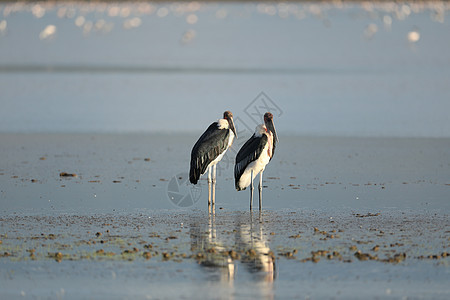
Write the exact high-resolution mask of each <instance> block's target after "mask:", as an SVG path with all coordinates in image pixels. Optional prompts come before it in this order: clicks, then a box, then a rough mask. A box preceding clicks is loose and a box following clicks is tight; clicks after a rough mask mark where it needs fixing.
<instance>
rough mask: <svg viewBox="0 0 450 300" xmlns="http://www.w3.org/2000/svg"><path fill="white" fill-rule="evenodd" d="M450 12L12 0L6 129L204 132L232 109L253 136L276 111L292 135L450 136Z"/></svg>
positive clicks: (1, 49)
mask: <svg viewBox="0 0 450 300" xmlns="http://www.w3.org/2000/svg"><path fill="white" fill-rule="evenodd" d="M448 11H449V4H448V3H441V2H431V3H426V4H408V3H399V4H395V3H394V4H393V3H386V4H375V5H372V4H364V5H363V4H359V3H350V4H345V5H342V4H340V5H334V4H322V5H317V4H310V3H289V4H279V5H273V4H263V3H260V4H258V3H208V4H205V3H201V4H200V3H196V2H193V3H188V4H180V3H141V4H132V3H125V4H89V3H79V4H77V3H75V4H73V3H72V4H57V5H54V4H27V5H25V4H8V3H2V4H0V90H1V95H0V101H1V105H2V109H1V111H0V130H1V131H13V132H36V131H38V132H46V131H51V132H136V131H138V132H141V131H144V132H180V131H190V132H199V131H201V130H203V129H204V128H205V127H206V126H207V124H209V123H210V122H211V121H212V120H214V119H217V118H218V117H220V115H221V113H222V112H223V111H224V110H226V109H230V110H232V111H233V112H234V114H235V116H236V117H239V118H240V119H239V120H238V122H237V123H238V124H237V125H239V123H240V124H241V128H248V130H249V131H252V130H253V128H254V127H255V124H256V123H258V122H260V120H259V119H258V118H257V117H256V116H259V115H261V113H262V112H263V111H265V110H272V111H274V112H275V116H276V118H277V119H279V120H276V122H277V128H278V130H279V131H280V132H284V133H290V134H302V135H346V136H349V135H358V136H413V137H417V136H425V137H428V136H433V137H448V136H450V117H449V114H448V113H447V112H448V111H450V101H448V99H449V96H450V84H449V82H450V71H449V70H450V65H449V64H450V54H449V53H450V52H449V51H447V50H448V49H449V47H450V37H449V34H448V32H450V28H449V21H448ZM260 92H265V95H263V97H258V95H260ZM267 98H269V99H267ZM253 114H254V115H253Z"/></svg>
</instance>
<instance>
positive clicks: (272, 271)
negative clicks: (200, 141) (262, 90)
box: [0, 134, 450, 299]
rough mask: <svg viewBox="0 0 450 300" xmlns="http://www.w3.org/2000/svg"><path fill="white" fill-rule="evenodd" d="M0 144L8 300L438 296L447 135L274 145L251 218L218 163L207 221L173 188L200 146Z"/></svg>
mask: <svg viewBox="0 0 450 300" xmlns="http://www.w3.org/2000/svg"><path fill="white" fill-rule="evenodd" d="M0 138H1V140H2V141H4V143H2V145H1V146H0V153H1V155H0V165H1V169H0V174H1V175H0V190H1V197H0V204H1V211H0V240H1V243H0V253H1V257H0V265H1V268H0V270H1V271H0V277H1V278H2V280H1V281H0V282H1V284H2V286H1V290H2V295H3V296H6V297H8V298H18V297H22V296H23V295H25V296H31V297H38V298H45V297H60V298H68V299H72V298H89V297H94V298H103V297H113V298H127V297H137V298H148V297H152V298H172V297H176V298H183V297H191V296H194V295H195V296H198V295H201V296H200V297H202V298H205V299H209V298H247V297H251V298H254V297H262V298H269V299H271V298H275V297H277V298H291V297H295V298H310V297H313V298H315V297H319V298H320V297H326V298H329V297H338V298H360V297H369V298H377V297H383V298H384V297H388V298H389V297H392V298H399V297H408V298H409V297H419V298H437V299H439V298H441V299H446V298H448V296H449V294H450V290H449V289H448V284H447V280H446V278H448V239H449V232H448V228H449V226H450V224H449V218H448V214H449V202H448V198H449V191H450V190H449V184H450V182H448V178H450V176H449V172H450V164H449V163H448V162H449V160H448V157H449V154H450V153H449V149H450V147H449V143H450V141H449V140H448V139H417V138H416V139H392V138H311V137H289V136H280V141H281V142H280V145H279V147H278V148H277V153H276V156H275V157H274V159H273V160H272V161H271V162H270V164H269V165H268V167H267V169H266V171H265V180H264V185H265V188H264V191H263V197H264V199H263V211H262V213H261V214H259V213H258V211H257V210H255V211H254V213H253V214H250V213H249V212H248V204H249V202H248V199H249V194H248V191H243V192H236V191H235V190H234V187H233V178H232V165H228V163H229V161H228V159H229V158H228V157H225V158H224V161H223V162H221V163H220V164H219V165H220V166H221V169H219V172H218V183H217V197H216V201H217V203H216V207H215V214H213V215H210V214H209V213H208V209H207V205H206V203H207V202H206V201H207V199H206V197H207V194H206V192H204V190H206V182H205V181H204V180H201V181H202V182H201V185H200V187H198V188H194V187H193V186H192V185H188V184H186V183H185V182H184V181H185V180H184V179H183V178H184V177H183V176H186V175H185V174H186V173H187V171H188V170H187V168H188V164H189V153H190V152H189V150H190V148H191V147H192V145H193V143H194V142H195V140H196V138H197V136H194V135H148V134H1V135H0ZM237 142H239V141H237ZM229 156H230V157H233V149H230V153H229ZM61 172H67V173H71V174H72V173H74V174H76V177H61V176H60V173H61ZM180 177H181V179H180ZM176 188H178V190H176ZM176 195H179V196H180V198H176ZM186 196H190V197H191V199H192V203H191V204H192V205H188V204H189V203H188V202H180V201H179V199H185V200H186ZM174 198H175V199H174ZM148 245H151V247H150V246H148ZM230 251H233V252H230ZM358 251H360V252H358ZM145 253H147V254H145ZM148 256H151V257H148Z"/></svg>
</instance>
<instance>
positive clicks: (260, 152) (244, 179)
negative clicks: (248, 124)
mask: <svg viewBox="0 0 450 300" xmlns="http://www.w3.org/2000/svg"><path fill="white" fill-rule="evenodd" d="M277 143H278V136H277V132H276V130H275V125H274V124H273V115H272V114H271V113H270V112H267V113H265V114H264V124H261V125H258V126H256V129H255V133H254V134H253V135H252V136H251V137H250V139H248V141H247V142H245V144H244V145H243V146H242V147H241V149H240V150H239V152H238V154H237V155H236V164H235V166H234V179H235V187H236V190H238V191H242V190H245V189H246V188H247V187H248V186H249V185H250V186H251V187H250V210H252V206H253V180H254V179H255V177H256V176H257V175H258V173H259V186H258V189H259V210H261V207H262V178H263V171H264V169H265V167H266V166H267V164H268V163H269V162H270V161H271V160H272V158H273V155H274V153H275V148H276V145H277Z"/></svg>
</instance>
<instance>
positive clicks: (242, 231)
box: [190, 210, 276, 289]
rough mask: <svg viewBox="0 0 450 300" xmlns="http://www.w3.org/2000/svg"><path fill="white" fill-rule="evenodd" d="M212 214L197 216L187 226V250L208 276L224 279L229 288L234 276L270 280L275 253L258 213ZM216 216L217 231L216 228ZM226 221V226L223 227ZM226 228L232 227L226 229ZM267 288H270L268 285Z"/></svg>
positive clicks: (273, 268)
mask: <svg viewBox="0 0 450 300" xmlns="http://www.w3.org/2000/svg"><path fill="white" fill-rule="evenodd" d="M229 217H230V218H231V219H230V218H228V217H227V216H221V217H220V218H218V217H216V214H215V212H214V210H213V211H212V212H211V213H209V214H208V221H207V222H206V220H205V219H206V218H204V216H198V217H197V218H196V219H194V220H193V222H192V223H191V226H190V237H191V251H192V252H193V255H194V257H195V258H196V259H197V261H198V263H199V265H200V266H202V267H203V268H204V269H205V271H207V272H210V274H209V275H210V279H212V280H219V281H226V282H228V283H229V285H230V287H232V286H233V282H234V280H235V279H236V277H241V276H242V277H244V276H251V278H252V279H253V280H255V281H259V282H266V283H267V282H270V283H271V282H273V280H274V279H275V277H276V276H275V274H276V272H275V270H276V269H275V256H274V255H273V252H272V251H271V250H270V248H269V245H268V242H267V240H266V238H265V236H266V234H265V231H264V226H263V222H262V214H261V213H259V214H258V215H255V216H254V215H253V214H252V213H245V214H240V213H237V215H235V216H229ZM216 219H218V224H219V231H218V230H217V228H216ZM227 222H229V223H230V224H229V226H226V225H227V224H224V223H227ZM229 228H233V229H231V231H230V229H229ZM267 288H269V289H270V288H271V285H268V286H267Z"/></svg>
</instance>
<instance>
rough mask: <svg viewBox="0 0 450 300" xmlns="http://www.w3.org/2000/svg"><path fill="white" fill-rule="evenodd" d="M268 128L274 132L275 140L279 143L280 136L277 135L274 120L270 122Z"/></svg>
mask: <svg viewBox="0 0 450 300" xmlns="http://www.w3.org/2000/svg"><path fill="white" fill-rule="evenodd" d="M266 126H267V128H268V129H269V130H270V131H271V132H272V134H273V140H274V141H275V142H277V143H278V135H277V131H276V130H275V125H274V124H273V120H270V121H269V122H267V124H266Z"/></svg>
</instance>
